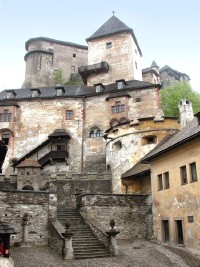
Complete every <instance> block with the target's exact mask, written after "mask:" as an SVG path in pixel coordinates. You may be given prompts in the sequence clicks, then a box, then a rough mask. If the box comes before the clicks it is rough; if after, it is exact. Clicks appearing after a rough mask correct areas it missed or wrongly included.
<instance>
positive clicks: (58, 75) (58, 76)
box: [52, 69, 64, 85]
mask: <svg viewBox="0 0 200 267" xmlns="http://www.w3.org/2000/svg"><path fill="white" fill-rule="evenodd" d="M52 76H53V83H54V85H58V84H63V83H64V78H63V71H62V70H61V69H57V70H55V71H54V72H53V74H52Z"/></svg>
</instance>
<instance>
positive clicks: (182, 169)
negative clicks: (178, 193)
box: [180, 165, 188, 185]
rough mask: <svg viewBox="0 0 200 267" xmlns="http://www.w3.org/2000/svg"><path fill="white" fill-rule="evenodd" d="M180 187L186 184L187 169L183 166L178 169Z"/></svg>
mask: <svg viewBox="0 0 200 267" xmlns="http://www.w3.org/2000/svg"><path fill="white" fill-rule="evenodd" d="M180 176H181V185H185V184H188V175H187V167H186V165H183V166H181V167H180Z"/></svg>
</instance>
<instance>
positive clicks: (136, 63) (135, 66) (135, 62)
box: [135, 62, 138, 70]
mask: <svg viewBox="0 0 200 267" xmlns="http://www.w3.org/2000/svg"><path fill="white" fill-rule="evenodd" d="M135 68H136V70H137V68H138V67H137V62H135Z"/></svg>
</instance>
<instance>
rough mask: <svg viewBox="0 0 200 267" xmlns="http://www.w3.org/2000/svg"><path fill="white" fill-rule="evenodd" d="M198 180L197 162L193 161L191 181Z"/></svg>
mask: <svg viewBox="0 0 200 267" xmlns="http://www.w3.org/2000/svg"><path fill="white" fill-rule="evenodd" d="M196 181H197V168H196V162H193V163H191V164H190V182H196Z"/></svg>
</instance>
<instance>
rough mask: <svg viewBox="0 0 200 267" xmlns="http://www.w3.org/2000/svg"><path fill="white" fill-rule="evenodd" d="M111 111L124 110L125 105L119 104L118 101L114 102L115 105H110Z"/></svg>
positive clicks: (119, 111) (118, 111)
mask: <svg viewBox="0 0 200 267" xmlns="http://www.w3.org/2000/svg"><path fill="white" fill-rule="evenodd" d="M111 111H112V113H121V112H125V105H121V102H120V101H117V102H115V106H112V107H111Z"/></svg>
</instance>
